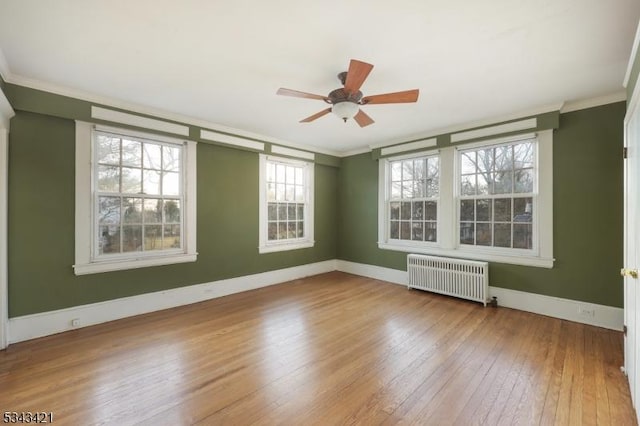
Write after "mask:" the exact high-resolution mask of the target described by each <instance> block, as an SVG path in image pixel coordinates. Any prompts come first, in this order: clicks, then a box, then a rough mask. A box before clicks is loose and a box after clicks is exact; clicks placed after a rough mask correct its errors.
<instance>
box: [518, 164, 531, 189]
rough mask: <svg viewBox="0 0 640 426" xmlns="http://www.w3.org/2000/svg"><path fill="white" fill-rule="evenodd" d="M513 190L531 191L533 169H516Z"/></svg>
mask: <svg viewBox="0 0 640 426" xmlns="http://www.w3.org/2000/svg"><path fill="white" fill-rule="evenodd" d="M514 177H515V188H514V191H515V192H533V169H524V170H516V171H515V172H514Z"/></svg>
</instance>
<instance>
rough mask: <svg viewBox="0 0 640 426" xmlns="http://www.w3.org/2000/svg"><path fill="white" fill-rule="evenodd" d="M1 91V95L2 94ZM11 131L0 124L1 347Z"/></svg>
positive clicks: (0, 342) (0, 340)
mask: <svg viewBox="0 0 640 426" xmlns="http://www.w3.org/2000/svg"><path fill="white" fill-rule="evenodd" d="M1 93H2V92H0V96H1ZM8 154H9V132H8V128H2V126H1V125H0V349H4V348H6V347H7V343H8V342H7V341H8V339H7V324H8V320H9V291H8V290H9V288H8V287H9V286H8V261H7V255H8V253H9V252H8V246H7V244H8V238H7V231H8V230H9V228H8V226H7V213H8V210H7V209H8V206H9V199H8V192H9V191H8V189H9V188H8V171H9V159H8Z"/></svg>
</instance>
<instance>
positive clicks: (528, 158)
mask: <svg viewBox="0 0 640 426" xmlns="http://www.w3.org/2000/svg"><path fill="white" fill-rule="evenodd" d="M533 148H534V144H533V143H531V142H527V143H521V144H517V145H514V146H513V155H514V166H515V168H516V169H526V168H529V167H533Z"/></svg>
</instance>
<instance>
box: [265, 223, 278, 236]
mask: <svg viewBox="0 0 640 426" xmlns="http://www.w3.org/2000/svg"><path fill="white" fill-rule="evenodd" d="M267 239H268V240H269V241H273V240H277V239H278V222H269V226H268V229H267Z"/></svg>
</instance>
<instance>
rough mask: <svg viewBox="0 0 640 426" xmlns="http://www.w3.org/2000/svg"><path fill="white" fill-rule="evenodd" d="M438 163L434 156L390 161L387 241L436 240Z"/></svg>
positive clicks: (438, 185)
mask: <svg viewBox="0 0 640 426" xmlns="http://www.w3.org/2000/svg"><path fill="white" fill-rule="evenodd" d="M439 174H440V159H439V157H438V156H437V155H434V156H425V157H418V158H408V159H400V160H395V161H389V173H388V176H389V194H390V195H389V202H388V203H387V212H388V215H389V216H388V217H389V222H388V226H389V231H388V232H389V238H390V239H392V240H408V241H427V242H437V240H438V197H439V193H440V179H439Z"/></svg>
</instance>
